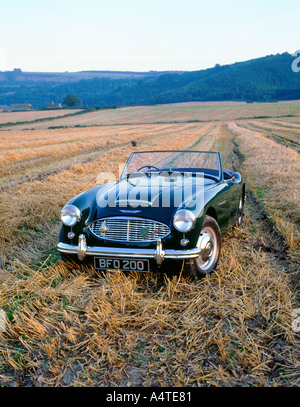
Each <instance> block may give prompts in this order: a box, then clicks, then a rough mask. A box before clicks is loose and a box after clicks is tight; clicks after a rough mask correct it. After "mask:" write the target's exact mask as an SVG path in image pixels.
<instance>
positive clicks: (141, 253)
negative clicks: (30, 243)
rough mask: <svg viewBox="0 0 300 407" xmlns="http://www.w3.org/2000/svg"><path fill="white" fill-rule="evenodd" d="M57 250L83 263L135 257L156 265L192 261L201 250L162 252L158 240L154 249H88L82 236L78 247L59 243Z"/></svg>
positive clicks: (168, 250)
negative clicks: (96, 258) (100, 258)
mask: <svg viewBox="0 0 300 407" xmlns="http://www.w3.org/2000/svg"><path fill="white" fill-rule="evenodd" d="M57 249H58V250H59V251H60V252H62V253H66V254H77V256H78V258H79V260H81V261H83V260H84V259H85V258H86V256H111V257H123V258H126V257H128V258H135V257H136V258H147V259H154V260H155V261H156V263H157V264H158V265H160V264H162V262H163V261H164V259H174V260H182V259H192V258H196V257H198V256H200V255H201V249H198V248H194V249H190V250H170V249H167V250H164V249H163V246H162V242H161V240H160V239H159V240H158V241H157V244H156V249H127V248H126V249H124V248H116V247H99V246H93V247H89V246H87V244H86V238H85V236H84V235H80V236H79V240H78V246H75V245H71V244H67V243H61V242H60V243H59V244H58V246H57Z"/></svg>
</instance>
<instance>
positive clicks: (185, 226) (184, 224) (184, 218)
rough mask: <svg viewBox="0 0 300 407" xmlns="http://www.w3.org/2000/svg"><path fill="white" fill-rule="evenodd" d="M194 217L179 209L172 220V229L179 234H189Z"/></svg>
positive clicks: (191, 213) (190, 213)
mask: <svg viewBox="0 0 300 407" xmlns="http://www.w3.org/2000/svg"><path fill="white" fill-rule="evenodd" d="M195 220H196V217H195V215H194V214H193V212H191V211H189V210H187V209H180V210H179V211H177V212H176V213H175V216H174V218H173V225H174V227H175V228H176V229H177V230H179V232H183V233H185V232H189V231H190V230H191V229H193V227H194V226H195Z"/></svg>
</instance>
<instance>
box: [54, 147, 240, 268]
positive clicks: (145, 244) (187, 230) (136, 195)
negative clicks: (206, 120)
mask: <svg viewBox="0 0 300 407" xmlns="http://www.w3.org/2000/svg"><path fill="white" fill-rule="evenodd" d="M244 199H245V184H244V182H243V178H242V176H241V174H240V173H238V172H232V171H228V170H223V168H222V161H221V156H220V154H219V153H218V152H202V151H182V150H176V151H175V150H170V151H152V152H150V151H145V152H136V153H132V154H131V156H130V157H129V159H128V161H127V163H126V165H125V167H124V170H123V172H122V174H121V176H120V178H119V179H118V180H117V181H115V182H109V183H106V184H103V185H99V186H96V187H94V188H92V189H89V190H88V191H85V192H83V193H81V194H80V195H78V196H76V197H75V198H73V199H71V201H70V202H69V203H68V204H67V205H66V206H65V207H64V208H63V209H62V211H61V219H62V223H63V225H62V228H61V232H60V236H59V244H58V250H59V251H60V252H61V255H62V258H63V259H67V260H68V259H72V260H75V261H76V262H77V263H78V262H88V261H92V262H93V265H94V267H95V269H97V270H103V271H105V270H114V269H115V270H117V269H118V270H123V271H126V270H128V271H149V270H150V269H153V268H159V267H160V266H162V265H166V264H168V262H169V265H170V262H172V261H176V262H177V263H176V264H178V262H180V265H182V261H183V260H184V261H185V265H184V267H187V268H188V270H189V272H190V274H191V275H194V276H201V275H204V274H206V273H210V272H211V271H212V270H213V269H214V268H215V267H216V264H217V262H218V259H219V256H220V249H221V238H222V235H223V234H224V233H226V231H227V230H228V229H229V228H230V227H231V226H234V225H240V223H241V221H242V217H243V208H244Z"/></svg>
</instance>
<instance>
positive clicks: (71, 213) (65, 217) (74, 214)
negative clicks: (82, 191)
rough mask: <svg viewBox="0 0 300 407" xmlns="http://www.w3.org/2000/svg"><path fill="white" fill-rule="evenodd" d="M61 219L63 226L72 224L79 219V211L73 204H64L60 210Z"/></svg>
mask: <svg viewBox="0 0 300 407" xmlns="http://www.w3.org/2000/svg"><path fill="white" fill-rule="evenodd" d="M60 217H61V221H62V223H63V224H64V225H65V226H70V227H71V226H74V225H76V223H77V222H79V221H80V219H81V212H80V210H79V209H78V208H77V206H75V205H66V206H64V207H63V208H62V210H61V214H60Z"/></svg>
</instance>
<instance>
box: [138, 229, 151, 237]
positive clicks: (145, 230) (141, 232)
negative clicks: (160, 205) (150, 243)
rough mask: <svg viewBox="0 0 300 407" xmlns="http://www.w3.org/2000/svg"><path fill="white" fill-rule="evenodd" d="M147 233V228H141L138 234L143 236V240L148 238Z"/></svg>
mask: <svg viewBox="0 0 300 407" xmlns="http://www.w3.org/2000/svg"><path fill="white" fill-rule="evenodd" d="M148 233H149V228H142V229H141V230H140V234H141V235H142V236H143V238H144V239H145V238H146V237H147V236H148Z"/></svg>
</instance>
